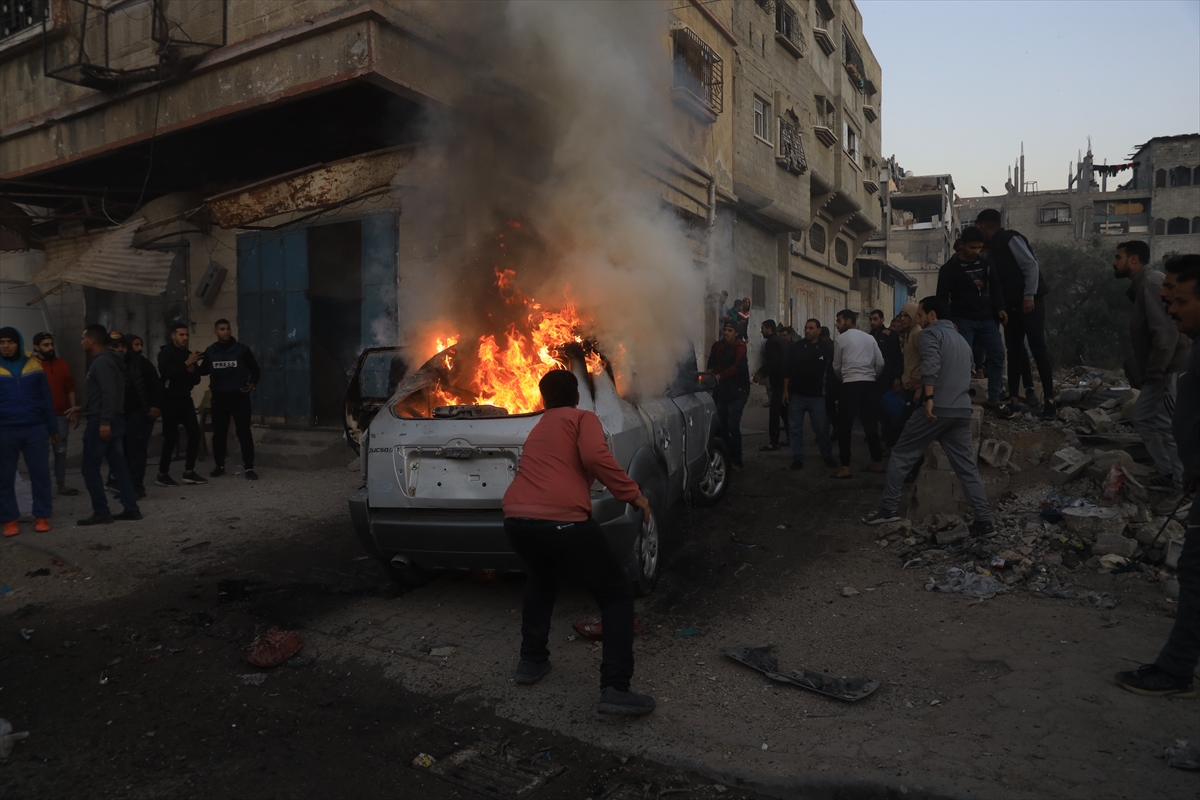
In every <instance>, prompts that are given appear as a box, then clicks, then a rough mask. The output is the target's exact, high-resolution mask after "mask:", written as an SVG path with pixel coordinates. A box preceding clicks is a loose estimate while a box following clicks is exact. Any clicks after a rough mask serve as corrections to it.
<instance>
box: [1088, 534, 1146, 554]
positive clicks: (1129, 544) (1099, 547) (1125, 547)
mask: <svg viewBox="0 0 1200 800" xmlns="http://www.w3.org/2000/svg"><path fill="white" fill-rule="evenodd" d="M1134 550H1137V542H1135V541H1134V540H1133V539H1129V538H1127V537H1125V536H1124V535H1123V534H1121V533H1120V532H1119V531H1112V530H1104V531H1101V532H1100V533H1098V534H1097V535H1096V541H1095V543H1094V544H1093V545H1092V555H1098V556H1103V555H1110V554H1111V555H1115V556H1121V557H1123V558H1129V557H1130V556H1131V555H1133V551H1134Z"/></svg>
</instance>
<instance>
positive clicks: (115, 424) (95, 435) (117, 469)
mask: <svg viewBox="0 0 1200 800" xmlns="http://www.w3.org/2000/svg"><path fill="white" fill-rule="evenodd" d="M81 344H82V345H83V349H84V351H85V352H86V353H87V354H88V355H89V356H92V365H91V366H90V367H88V372H87V392H86V394H85V395H84V401H83V418H84V419H85V420H87V427H86V428H84V431H83V465H82V467H81V468H80V472H81V473H82V474H83V482H84V484H85V485H86V486H87V490H88V494H89V495H91V498H92V515H91V516H90V517H85V518H84V519H81V520H78V521H76V523H75V524H76V525H108V524H109V523H111V522H112V521H113V520H117V519H119V520H138V519H141V518H142V512H141V511H140V510H139V509H138V504H137V490H136V489H135V488H134V486H133V478H131V477H130V475H129V467H128V466H127V465H126V463H125V447H124V444H123V440H124V438H125V369H124V365H123V363H122V361H121V357H120V356H118V355H117V354H116V353H114V352H113V351H112V350H109V349H108V331H106V330H105V329H104V326H103V325H88V326H87V329H86V330H84V332H83V340H82V342H81ZM106 458H107V459H108V468H109V469H110V470H111V471H112V475H113V477H115V478H116V479H117V485H118V486H119V487H120V490H121V505H122V506H124V510H123V511H122V512H121V513H120V514H117V515H115V516H114V515H113V514H112V512H111V511H109V508H108V496H107V495H105V493H104V479H103V478H101V477H100V465H101V464H102V463H103V462H104V460H105V459H106Z"/></svg>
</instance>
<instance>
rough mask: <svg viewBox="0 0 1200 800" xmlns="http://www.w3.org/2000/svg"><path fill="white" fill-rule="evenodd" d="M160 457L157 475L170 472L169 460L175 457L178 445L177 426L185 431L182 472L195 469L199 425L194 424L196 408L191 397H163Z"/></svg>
mask: <svg viewBox="0 0 1200 800" xmlns="http://www.w3.org/2000/svg"><path fill="white" fill-rule="evenodd" d="M162 423H163V429H162V437H163V449H162V456H161V457H160V458H159V459H158V471H159V473H166V472H170V471H171V459H172V458H174V457H175V445H177V444H179V426H180V425H182V426H183V429H184V430H185V431H187V440H188V441H187V460H186V461H184V462H183V470H184V472H191V471H192V470H194V469H195V468H196V455H197V454H198V453H199V452H200V425H199V423H197V422H196V406H195V404H193V403H192V397H191V395H188V396H187V397H164V398H163V409H162Z"/></svg>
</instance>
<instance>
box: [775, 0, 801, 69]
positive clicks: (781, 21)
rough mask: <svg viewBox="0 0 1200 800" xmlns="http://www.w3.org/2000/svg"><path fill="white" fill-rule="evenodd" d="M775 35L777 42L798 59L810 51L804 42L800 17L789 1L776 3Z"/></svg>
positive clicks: (779, 0) (780, 0)
mask: <svg viewBox="0 0 1200 800" xmlns="http://www.w3.org/2000/svg"><path fill="white" fill-rule="evenodd" d="M775 34H776V35H775V41H777V42H779V43H780V44H781V45H783V46H784V47H785V48H787V51H788V52H789V53H791V54H792V55H794V56H795V57H796V58H800V57H801V56H803V55H804V52H805V51H806V50H808V45H807V44H806V43H805V41H804V31H803V30H801V28H800V17H799V16H798V15H797V14H796V9H794V8H792V6H791V4H790V3H788V2H787V0H778V2H776V3H775Z"/></svg>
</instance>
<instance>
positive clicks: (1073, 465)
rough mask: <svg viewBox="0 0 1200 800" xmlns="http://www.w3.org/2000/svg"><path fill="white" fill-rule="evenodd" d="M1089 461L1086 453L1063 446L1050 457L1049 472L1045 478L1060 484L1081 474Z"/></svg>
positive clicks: (1057, 484)
mask: <svg viewBox="0 0 1200 800" xmlns="http://www.w3.org/2000/svg"><path fill="white" fill-rule="evenodd" d="M1090 462H1091V458H1090V457H1088V455H1087V454H1086V453H1083V452H1081V451H1080V450H1077V449H1075V448H1074V447H1064V448H1063V449H1062V450H1059V451H1058V452H1056V453H1055V454H1054V455H1053V456H1051V457H1050V474H1049V475H1047V480H1049V481H1050V483H1052V484H1054V485H1055V486H1062V485H1063V484H1064V483H1067V482H1068V481H1073V480H1075V479H1076V478H1078V477H1080V476H1082V475H1083V471H1084V469H1085V468H1086V467H1087V465H1088V464H1089V463H1090Z"/></svg>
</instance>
